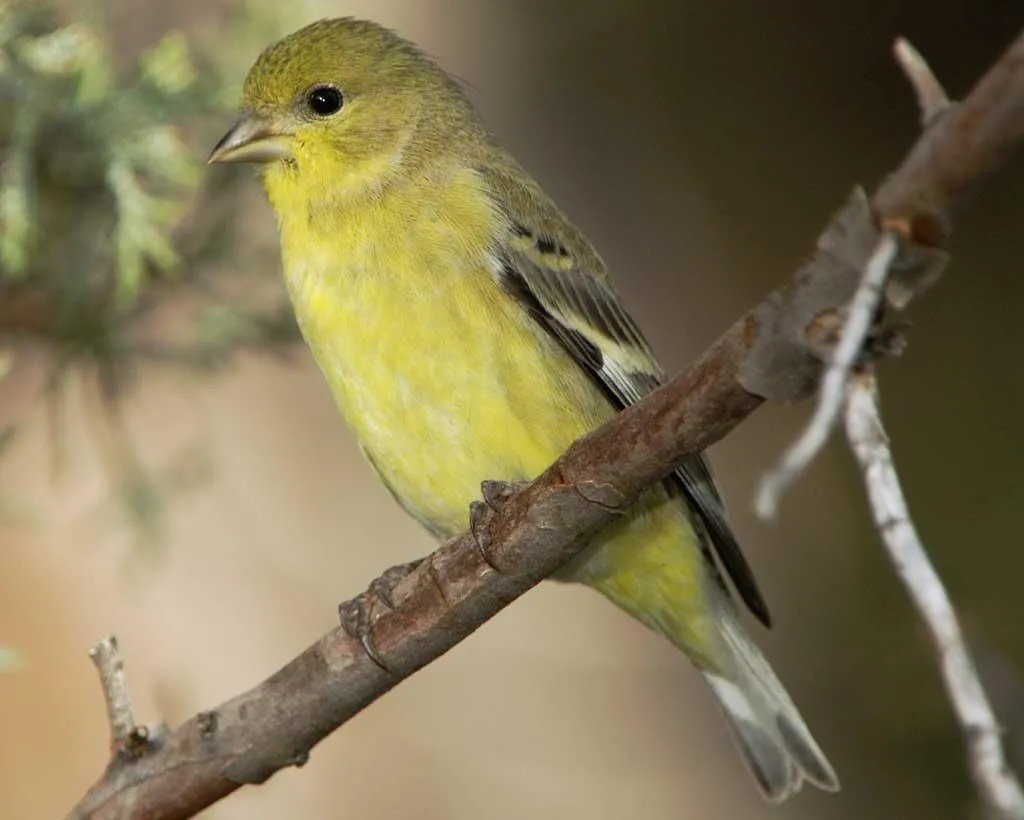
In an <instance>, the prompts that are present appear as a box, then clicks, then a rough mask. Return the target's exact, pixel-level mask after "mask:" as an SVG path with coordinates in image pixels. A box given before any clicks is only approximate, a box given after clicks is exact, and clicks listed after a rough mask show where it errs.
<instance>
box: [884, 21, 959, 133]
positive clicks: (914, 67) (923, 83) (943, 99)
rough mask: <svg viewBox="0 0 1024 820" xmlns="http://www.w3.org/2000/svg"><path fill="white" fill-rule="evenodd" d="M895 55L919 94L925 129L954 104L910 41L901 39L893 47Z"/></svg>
mask: <svg viewBox="0 0 1024 820" xmlns="http://www.w3.org/2000/svg"><path fill="white" fill-rule="evenodd" d="M893 54H894V55H895V57H896V62H898V63H899V64H900V68H901V69H903V73H904V74H906V76H907V80H909V81H910V85H911V86H912V87H913V89H914V93H915V94H917V104H918V107H919V108H920V109H921V124H922V125H923V126H925V127H927V126H928V125H930V124H931V123H932V121H933V120H934V119H935V118H936V117H938V116H939V115H940V114H942V113H944V112H945V111H946V109H947V108H949V106H950V105H951V104H952V103H951V102H950V100H949V97H947V96H946V90H945V89H944V88H943V87H942V83H940V82H939V81H938V79H937V78H936V77H935V75H934V74H933V73H932V69H931V66H929V65H928V63H927V62H926V61H925V59H924V57H922V56H921V52H919V51H918V50H917V49H916V48H914V47H913V46H912V45H911V44H910V42H909V41H908V40H905V39H904V38H903V37H900V38H899V39H897V40H896V42H895V44H894V45H893Z"/></svg>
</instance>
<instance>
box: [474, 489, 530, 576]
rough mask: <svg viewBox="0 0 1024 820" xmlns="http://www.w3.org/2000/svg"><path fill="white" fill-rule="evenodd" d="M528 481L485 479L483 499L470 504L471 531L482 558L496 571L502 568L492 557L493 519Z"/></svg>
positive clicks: (482, 492) (481, 492)
mask: <svg viewBox="0 0 1024 820" xmlns="http://www.w3.org/2000/svg"><path fill="white" fill-rule="evenodd" d="M528 483H529V482H528V481H512V482H510V481H484V482H483V483H482V484H481V485H480V494H481V495H482V496H483V501H474V502H473V503H472V504H470V505H469V531H470V532H471V533H473V538H474V540H475V541H476V548H477V552H479V553H480V558H481V559H483V562H484V563H485V564H487V566H489V567H490V568H491V569H493V570H494V571H495V572H501V568H500V567H498V565H497V564H496V563H495V562H494V559H493V558H492V557H491V543H492V541H491V519H493V518H494V514H495V513H496V512H498V511H499V510H500V509H501V508H502V507H503V506H504V505H505V502H506V501H508V500H509V499H510V498H511V497H512V496H513V495H515V493H516V492H517V491H518V490H520V489H522V488H523V487H525V486H526V485H527V484H528Z"/></svg>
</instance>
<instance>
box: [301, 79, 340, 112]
mask: <svg viewBox="0 0 1024 820" xmlns="http://www.w3.org/2000/svg"><path fill="white" fill-rule="evenodd" d="M306 101H307V102H308V103H309V107H310V109H311V110H312V111H313V113H314V114H316V115H317V116H318V117H329V116H331V114H337V113H338V112H339V111H341V106H342V104H343V103H344V100H343V99H342V97H341V92H340V91H338V89H337V88H334V87H333V86H330V85H321V86H317V87H316V88H314V89H313V90H312V91H310V92H309V96H308V97H307V98H306Z"/></svg>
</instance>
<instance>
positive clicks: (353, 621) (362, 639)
mask: <svg viewBox="0 0 1024 820" xmlns="http://www.w3.org/2000/svg"><path fill="white" fill-rule="evenodd" d="M424 560H425V559H423V558H418V559H416V560H415V561H410V562H409V563H408V564H399V565H398V566H395V567H391V568H390V569H386V570H384V572H383V573H382V574H381V575H380V577H379V578H374V579H373V581H371V582H370V587H369V589H367V590H366V591H365V592H361V593H360V594H359V595H357V596H356V597H355V598H353V599H352V600H351V601H345V602H344V603H342V604H340V605H339V606H338V617H339V619H340V620H341V627H342V629H344V630H345V632H347V633H348V634H349V635H350V636H351V637H353V638H355V639H356V640H358V641H359V643H360V644H362V646H363V649H364V650H365V652H366V654H367V655H369V656H370V660H372V661H373V662H374V663H375V664H377V666H379V667H380V668H381V669H383V670H384V671H385V672H390V671H391V670H390V669H389V668H388V665H387V664H386V663H385V662H384V659H383V658H382V657H381V654H380V652H379V651H378V650H377V645H376V644H375V643H374V641H373V635H372V634H371V630H372V628H373V622H374V620H376V616H375V614H374V607H375V606H376V604H377V603H378V602H379V603H381V604H383V605H384V606H385V607H387V608H388V609H390V610H393V609H394V608H395V602H394V598H393V597H392V594H393V593H394V591H395V587H396V586H398V583H399V582H400V581H401V580H402V579H403V578H406V577H407V576H408V575H409V573H411V572H413V570H415V569H416V568H417V567H418V566H419V565H420V564H422V563H423V561H424Z"/></svg>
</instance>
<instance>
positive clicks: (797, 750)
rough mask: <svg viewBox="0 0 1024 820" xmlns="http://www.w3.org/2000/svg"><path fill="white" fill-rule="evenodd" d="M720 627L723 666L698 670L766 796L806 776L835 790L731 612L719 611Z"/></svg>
mask: <svg viewBox="0 0 1024 820" xmlns="http://www.w3.org/2000/svg"><path fill="white" fill-rule="evenodd" d="M719 626H720V633H721V638H722V649H723V650H724V655H725V658H724V659H725V661H726V663H725V664H723V665H722V666H721V667H720V668H721V670H722V671H716V672H711V671H708V670H702V673H703V675H704V678H705V680H707V682H708V683H709V684H710V686H711V689H712V691H713V692H714V693H715V696H716V697H717V698H718V702H719V704H720V705H721V707H722V711H723V712H724V713H725V716H726V718H727V720H728V723H729V726H730V728H731V730H732V734H733V737H734V739H735V740H736V744H737V746H739V749H740V751H741V752H742V754H743V757H744V759H745V760H746V763H747V766H748V767H749V768H750V771H751V773H752V774H753V775H754V778H755V779H756V780H757V782H758V784H759V785H760V787H761V790H762V791H763V792H764V794H765V797H767V798H768V799H769V800H771V801H773V802H778V801H781V800H784V799H786V798H787V797H789V796H790V795H792V794H794V793H796V792H797V791H799V789H800V787H801V785H802V784H803V782H804V781H805V780H806V781H808V782H810V783H812V784H813V785H815V786H817V787H818V788H821V789H825V790H826V791H837V790H838V789H839V779H838V778H837V777H836V773H835V771H834V770H833V769H832V766H831V764H830V763H829V762H828V759H827V758H826V757H825V755H824V753H823V752H822V751H821V749H820V748H819V747H818V744H817V743H816V742H815V740H814V738H813V737H812V736H811V732H810V730H809V729H808V728H807V726H806V724H805V723H804V721H803V718H801V717H800V713H799V712H798V711H797V708H796V706H795V705H794V704H793V701H792V700H790V698H789V695H788V694H786V690H785V689H784V688H783V687H782V684H781V683H780V682H779V679H778V678H777V677H775V673H774V672H773V671H772V668H771V667H770V666H769V665H768V661H766V660H765V658H764V656H763V655H762V654H761V651H760V650H759V649H758V648H757V647H756V646H755V645H754V643H753V642H752V641H751V640H750V638H748V637H747V635H746V634H745V633H744V631H743V627H742V626H741V625H740V623H739V621H738V620H737V618H736V615H735V614H734V613H732V612H723V613H722V614H721V615H720V620H719Z"/></svg>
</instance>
